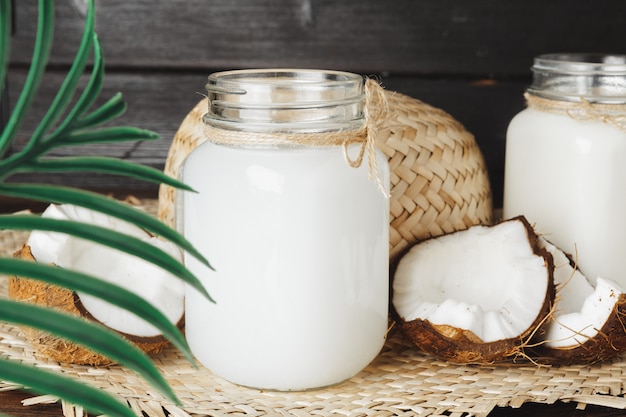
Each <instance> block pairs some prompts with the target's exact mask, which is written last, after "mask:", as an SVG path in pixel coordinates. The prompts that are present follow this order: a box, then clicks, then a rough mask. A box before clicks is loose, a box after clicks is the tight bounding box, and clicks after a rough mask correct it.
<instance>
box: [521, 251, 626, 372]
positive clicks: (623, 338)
mask: <svg viewBox="0 0 626 417" xmlns="http://www.w3.org/2000/svg"><path fill="white" fill-rule="evenodd" d="M557 250H559V251H561V250H560V249H558V248H557ZM561 252H562V253H563V254H564V255H565V257H567V259H568V260H569V264H570V266H571V267H572V269H576V270H577V269H578V266H577V263H576V261H575V260H574V257H573V256H572V254H570V253H566V252H563V251H561ZM559 298H560V294H559V289H558V287H557V290H556V301H555V307H556V308H557V309H558V300H559ZM550 320H557V318H556V317H555V315H554V313H551V315H550ZM546 324H549V322H548V323H546ZM537 337H538V339H542V340H543V339H544V338H543V334H542V332H538V334H537ZM624 352H626V294H624V293H622V294H619V296H618V297H617V300H616V302H615V305H614V306H613V310H612V311H611V313H610V315H609V317H608V319H607V321H606V322H605V323H604V324H603V325H602V327H601V328H600V329H599V330H598V333H597V335H596V336H594V337H591V338H588V339H586V340H585V341H584V342H583V343H579V344H577V345H574V346H569V347H562V348H555V347H550V346H548V345H546V344H545V343H538V344H537V345H536V347H534V348H532V349H530V350H529V351H528V354H529V355H530V356H531V357H532V358H533V360H534V361H535V362H537V363H542V364H549V365H578V364H584V365H589V364H593V363H598V362H604V361H608V360H611V359H614V358H616V357H617V356H620V355H622V354H623V353H624Z"/></svg>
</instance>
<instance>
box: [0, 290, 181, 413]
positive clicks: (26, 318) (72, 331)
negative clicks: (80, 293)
mask: <svg viewBox="0 0 626 417" xmlns="http://www.w3.org/2000/svg"><path fill="white" fill-rule="evenodd" d="M0 320H4V321H6V322H9V323H13V324H17V325H24V326H28V327H32V328H36V329H40V330H43V331H45V332H47V333H51V334H54V335H57V336H60V337H63V338H65V339H67V340H70V341H72V342H75V343H78V344H81V345H83V346H86V347H88V348H90V349H91V350H93V351H95V352H98V353H100V354H102V355H105V356H107V357H109V358H111V359H113V360H114V361H115V362H117V363H119V364H121V365H124V366H125V367H127V368H128V369H132V370H134V371H136V372H137V373H138V374H140V375H141V376H142V377H143V378H144V379H145V380H146V381H148V382H149V383H150V384H152V385H153V386H154V387H155V388H157V389H159V390H160V391H161V392H163V393H167V396H168V398H169V399H170V400H172V401H174V402H177V403H178V400H177V398H176V395H175V394H174V391H173V390H172V388H171V387H170V386H169V385H168V383H167V382H166V381H165V379H164V378H163V376H162V375H161V374H160V373H159V371H158V370H157V368H156V367H155V366H154V363H153V362H152V361H151V359H150V358H149V357H148V355H146V354H145V353H144V352H143V351H141V350H140V349H139V348H137V347H136V346H135V345H133V344H132V343H130V342H127V341H126V340H125V339H124V338H122V337H121V336H119V335H118V334H117V333H112V332H110V331H109V330H108V329H105V328H103V327H102V326H99V325H96V324H95V323H92V322H89V321H87V320H84V319H82V318H78V317H76V316H72V315H69V314H65V313H60V312H58V311H55V310H50V309H47V308H43V307H40V306H37V305H33V304H24V303H21V302H16V301H10V300H4V301H3V302H2V303H0Z"/></svg>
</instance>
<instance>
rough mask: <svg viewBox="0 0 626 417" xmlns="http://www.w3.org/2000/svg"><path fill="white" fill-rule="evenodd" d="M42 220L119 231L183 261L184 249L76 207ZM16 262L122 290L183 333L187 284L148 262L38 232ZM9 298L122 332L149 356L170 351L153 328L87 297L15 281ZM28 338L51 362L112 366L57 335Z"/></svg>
mask: <svg viewBox="0 0 626 417" xmlns="http://www.w3.org/2000/svg"><path fill="white" fill-rule="evenodd" d="M42 216H44V217H50V218H56V219H69V220H75V221H80V222H83V223H88V224H95V225H99V226H102V227H107V228H110V229H114V230H116V231H118V232H121V233H125V234H128V235H130V236H134V237H137V238H140V239H143V240H146V241H148V242H150V243H152V244H153V245H155V246H157V247H159V248H161V249H162V250H164V251H166V252H167V253H169V254H170V255H172V256H174V257H175V258H177V259H179V260H182V253H181V251H180V249H178V247H176V246H175V245H173V244H172V243H171V242H166V241H163V240H160V239H158V238H157V237H153V236H151V235H150V234H148V233H147V232H145V231H144V230H142V229H141V228H138V227H137V226H135V225H132V224H130V223H128V222H124V221H122V220H119V219H117V218H114V217H111V216H107V215H104V214H102V213H98V212H95V211H92V210H88V209H84V208H81V207H77V206H72V205H50V206H49V207H48V208H47V209H46V210H45V211H44V213H43V214H42ZM14 256H17V257H20V258H22V259H28V260H33V261H37V262H45V263H47V264H53V265H58V266H59V267H63V268H68V269H73V270H77V271H81V272H84V273H88V274H91V275H94V276H97V277H99V278H101V279H104V280H106V281H108V282H111V283H115V284H117V285H120V286H122V287H124V288H126V289H128V290H130V291H132V292H134V293H135V294H137V295H139V296H141V297H143V298H144V299H146V300H147V301H148V302H150V303H151V304H153V305H154V306H155V307H157V308H158V309H159V310H160V311H161V312H162V313H164V314H165V316H166V317H168V318H169V319H170V320H171V322H172V323H174V324H177V326H178V327H179V328H180V329H181V330H182V328H183V327H184V316H183V315H184V283H183V282H182V281H180V280H179V279H177V278H176V277H174V276H172V275H171V274H169V273H168V272H166V271H164V270H162V269H160V268H158V267H156V266H155V265H153V264H151V263H149V262H147V261H144V260H141V259H138V258H136V257H133V256H130V255H128V254H126V253H124V252H121V251H118V250H115V249H112V248H109V247H106V246H104V245H101V244H98V243H95V242H91V241H86V240H84V239H80V238H76V237H74V236H69V235H66V234H63V233H55V232H46V231H39V230H37V231H33V232H32V233H31V235H30V237H29V239H28V241H27V244H26V245H24V247H23V248H22V249H21V250H20V251H18V252H16V254H15V255H14ZM9 297H11V298H14V299H17V300H22V301H28V302H33V303H36V304H40V305H43V306H46V307H53V308H56V309H58V310H61V311H65V312H67V313H70V314H75V315H78V316H81V317H84V318H86V319H89V320H93V321H96V322H99V323H101V324H103V325H105V326H106V327H109V328H111V329H112V330H115V331H117V332H118V333H119V334H121V335H122V336H124V337H125V338H127V339H128V340H130V341H131V342H133V343H134V344H136V345H137V346H138V347H139V348H140V349H142V350H143V351H145V352H146V353H148V354H156V353H159V352H160V351H162V350H163V348H165V347H166V346H168V345H169V342H168V341H167V339H165V338H164V337H163V336H162V335H161V334H160V332H159V331H158V330H157V329H156V328H155V327H154V326H153V325H152V324H150V323H147V322H146V321H144V320H143V319H140V318H139V317H137V316H135V315H134V314H132V313H130V312H128V311H126V310H124V309H121V308H119V307H117V306H114V305H112V304H110V303H108V302H106V301H104V300H100V299H98V298H96V297H93V296H89V295H87V294H79V293H74V292H72V291H71V290H69V289H66V288H61V287H58V286H54V285H51V284H48V283H45V282H39V281H36V280H31V279H26V278H20V277H10V279H9ZM24 334H25V336H26V338H27V339H28V340H29V341H30V342H31V343H32V344H33V345H34V346H35V347H36V348H37V350H38V351H39V353H40V354H42V355H44V356H47V357H50V358H52V359H55V360H58V361H61V362H68V363H76V364H89V365H103V364H108V363H110V361H109V359H107V358H105V357H103V356H102V355H99V354H96V353H94V352H91V351H90V350H88V349H86V348H83V347H81V346H78V345H75V344H73V343H70V342H67V341H65V340H62V339H59V338H57V337H55V336H53V335H48V334H45V333H42V332H40V331H36V330H33V329H24Z"/></svg>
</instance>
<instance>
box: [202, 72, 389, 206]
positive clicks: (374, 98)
mask: <svg viewBox="0 0 626 417" xmlns="http://www.w3.org/2000/svg"><path fill="white" fill-rule="evenodd" d="M364 87H365V88H364V90H365V106H364V116H365V124H364V126H363V127H361V128H359V129H355V130H348V131H346V130H344V131H329V132H316V133H310V132H263V133H262V132H247V131H240V130H227V129H221V128H218V127H214V126H211V125H209V124H205V125H204V134H205V137H206V139H207V140H208V141H209V142H212V143H216V144H220V145H234V146H246V145H248V146H277V145H282V146H289V145H292V146H341V147H342V148H343V155H344V158H345V160H346V163H347V164H348V165H349V166H351V167H352V168H358V167H360V166H361V165H362V163H363V159H364V158H365V156H366V155H367V161H368V167H367V168H368V175H369V179H370V180H371V179H372V178H375V180H376V183H377V185H378V188H379V190H380V191H381V192H382V193H383V195H384V196H385V197H387V198H389V197H390V194H389V192H388V191H387V188H386V187H385V185H384V184H383V181H382V178H381V173H380V171H379V169H378V163H377V162H376V137H377V136H378V130H379V125H380V124H381V123H383V121H384V119H385V117H386V115H387V112H388V111H389V106H388V104H387V99H386V97H385V93H384V90H383V88H382V87H381V86H380V84H378V82H376V81H375V80H373V79H371V78H368V79H367V80H366V82H365V86H364ZM353 144H359V145H361V146H360V148H359V152H358V154H357V155H356V157H354V158H352V157H350V154H349V147H350V145H353Z"/></svg>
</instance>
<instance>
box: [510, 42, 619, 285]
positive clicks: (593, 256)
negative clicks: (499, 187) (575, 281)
mask: <svg viewBox="0 0 626 417" xmlns="http://www.w3.org/2000/svg"><path fill="white" fill-rule="evenodd" d="M533 74H534V77H533V83H532V86H531V87H530V88H529V89H528V93H529V94H530V96H529V97H528V98H529V107H528V108H526V109H524V110H523V111H521V112H520V113H519V114H518V115H516V116H515V117H514V118H513V119H512V121H511V123H510V124H509V128H508V131H507V144H506V159H505V176H504V207H503V214H504V216H505V217H512V216H515V215H518V214H523V215H525V216H526V217H527V218H528V219H529V220H530V222H531V223H534V224H536V227H537V230H538V232H540V233H541V234H543V235H544V236H546V238H548V239H549V240H551V241H552V242H553V243H554V244H555V245H557V246H559V247H560V248H561V249H563V250H565V251H567V252H568V253H571V254H572V255H573V256H575V257H576V258H577V259H576V260H577V263H578V266H579V267H580V268H581V270H582V272H583V273H584V274H585V275H587V276H588V278H589V279H590V280H592V281H594V280H595V279H596V278H597V277H599V276H601V277H603V278H608V279H613V280H615V281H617V282H619V283H620V284H621V285H622V286H624V287H626V264H625V263H624V262H623V256H624V253H626V215H625V213H626V194H625V193H624V190H626V164H625V163H624V162H625V161H626V125H624V124H623V122H621V121H620V118H622V119H623V117H624V115H625V112H626V104H624V103H626V56H621V55H607V56H604V55H584V54H575V55H567V54H557V55H546V56H540V57H538V58H537V59H536V60H535V65H534V66H533ZM535 97H539V98H542V99H547V100H544V101H542V102H540V105H539V106H535V105H533V100H534V98H535Z"/></svg>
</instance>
